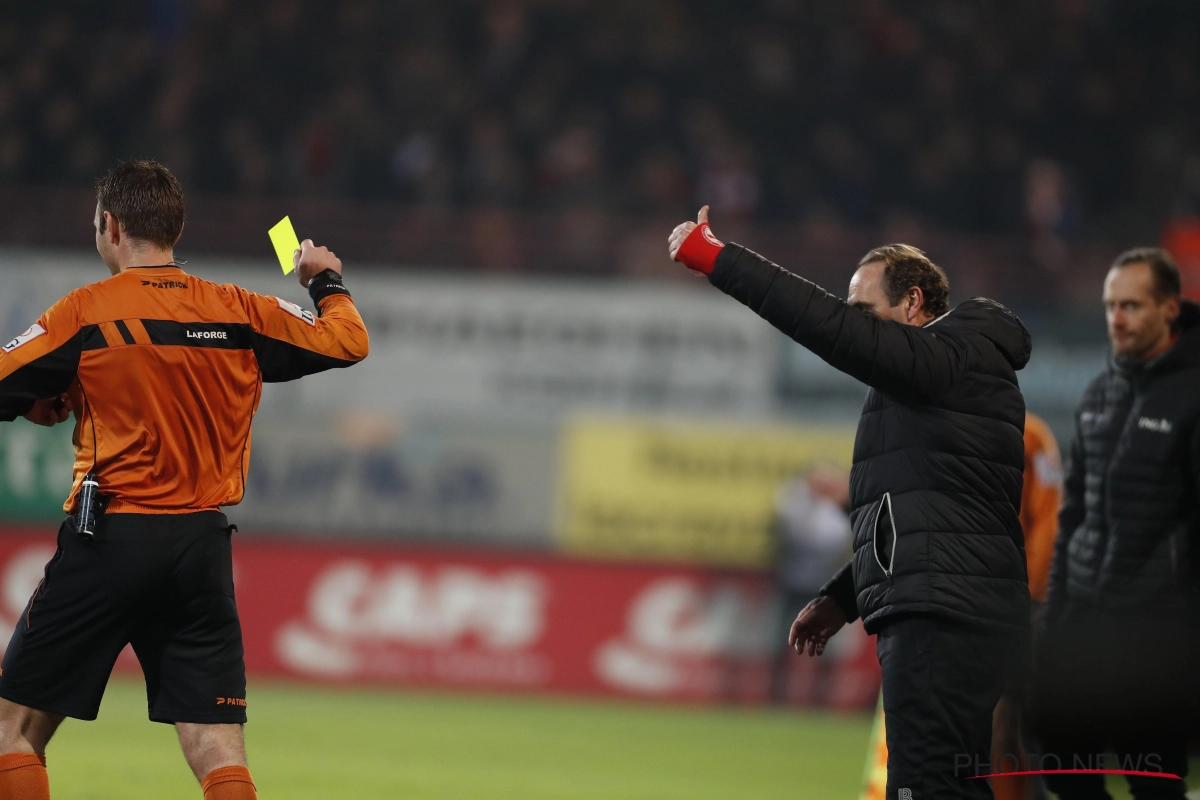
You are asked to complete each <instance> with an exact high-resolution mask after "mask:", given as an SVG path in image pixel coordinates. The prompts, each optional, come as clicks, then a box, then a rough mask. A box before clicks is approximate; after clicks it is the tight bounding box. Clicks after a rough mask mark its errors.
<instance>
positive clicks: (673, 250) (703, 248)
mask: <svg viewBox="0 0 1200 800" xmlns="http://www.w3.org/2000/svg"><path fill="white" fill-rule="evenodd" d="M724 247H725V243H724V242H722V241H721V240H720V239H718V238H717V237H716V236H714V235H713V232H712V229H711V228H710V227H709V226H708V206H704V207H703V208H701V209H700V213H699V214H697V215H696V221H695V222H684V223H681V224H680V225H677V226H675V230H673V231H671V236H670V238H669V239H667V251H668V252H669V253H670V254H671V260H672V261H678V262H679V263H681V264H683V265H684V266H685V267H687V268H688V269H690V270H692V271H693V272H699V273H701V274H703V275H708V274H710V273H711V272H712V271H713V266H714V265H715V264H716V263H717V256H718V255H720V254H721V250H722V249H724Z"/></svg>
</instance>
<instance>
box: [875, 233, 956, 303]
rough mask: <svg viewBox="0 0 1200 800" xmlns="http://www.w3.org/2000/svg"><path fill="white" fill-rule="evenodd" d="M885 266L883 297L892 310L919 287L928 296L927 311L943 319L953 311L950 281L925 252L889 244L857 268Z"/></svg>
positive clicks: (879, 248)
mask: <svg viewBox="0 0 1200 800" xmlns="http://www.w3.org/2000/svg"><path fill="white" fill-rule="evenodd" d="M878 261H882V262H883V265H884V266H883V293H884V294H886V295H887V299H888V302H889V303H891V304H892V305H893V306H895V305H897V304H899V302H900V301H901V300H903V299H904V294H905V292H907V291H908V290H909V289H911V288H912V287H914V286H916V287H917V288H918V289H920V290H921V294H922V295H924V296H925V310H926V311H927V312H929V313H930V314H932V315H933V316H935V317H940V316H941V315H942V314H945V313H946V312H947V311H949V310H950V279H949V278H947V277H946V273H945V272H942V268H941V267H939V266H938V265H937V264H935V263H933V262H932V261H930V260H929V256H927V255H925V253H924V251H922V250H920V249H919V248H916V247H913V246H912V245H911V244H886V245H884V246H883V247H876V248H875V249H874V250H872V251H871V252H869V253H867V254H866V255H865V256H863V257H862V258H861V259H859V262H858V266H860V267H865V266H866V265H867V264H874V263H876V262H878Z"/></svg>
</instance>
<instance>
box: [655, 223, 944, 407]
mask: <svg viewBox="0 0 1200 800" xmlns="http://www.w3.org/2000/svg"><path fill="white" fill-rule="evenodd" d="M707 220H708V215H707V206H706V207H705V208H704V209H702V210H701V213H700V217H699V218H698V221H699V224H697V223H692V222H688V223H684V224H683V225H681V226H679V227H678V228H676V230H675V233H674V234H672V242H671V246H672V257H673V258H675V259H676V260H678V261H681V262H682V263H684V264H685V265H687V266H689V267H690V268H693V269H698V271H701V272H705V271H707V274H708V279H709V282H710V283H712V285H713V286H716V287H717V288H718V289H720V290H721V291H723V292H725V293H726V294H728V295H729V296H730V297H732V298H734V299H735V300H739V301H740V302H742V303H744V304H745V305H747V306H748V307H749V308H750V309H751V310H752V311H754V312H755V313H757V314H758V315H759V316H760V317H762V318H763V319H764V320H766V321H767V322H769V323H771V324H772V325H774V326H775V327H776V328H778V329H779V330H780V331H782V332H783V333H785V334H787V335H788V336H790V337H791V338H792V339H793V340H795V341H796V342H798V343H800V344H802V345H804V346H805V347H807V348H808V349H809V350H811V351H812V352H814V353H816V354H817V356H819V357H820V358H822V359H823V360H824V361H826V362H827V363H829V364H830V365H831V366H833V367H835V368H836V369H839V370H841V371H842V372H845V373H846V374H848V375H851V376H853V377H855V378H857V379H858V380H860V381H862V382H863V383H865V384H867V385H868V386H871V387H874V388H875V389H878V390H879V391H881V392H883V393H884V394H887V395H890V396H892V397H895V398H897V399H901V400H903V399H918V400H932V399H935V398H937V397H939V396H940V395H942V394H943V393H945V392H946V391H948V390H949V389H950V388H951V387H953V386H954V385H955V384H956V383H957V382H958V381H959V379H960V378H961V376H962V374H963V372H964V371H965V367H966V362H967V348H966V346H965V345H964V344H963V343H961V342H959V341H956V340H955V339H954V338H953V337H950V336H947V335H945V334H944V333H938V332H937V331H936V330H932V329H929V328H922V327H918V326H915V325H903V324H901V323H899V322H893V321H891V320H882V319H879V318H878V317H876V316H875V315H874V314H871V313H869V312H867V311H864V310H862V309H859V308H855V307H853V306H851V305H849V304H847V303H846V302H845V301H844V300H842V299H840V298H838V297H834V296H833V295H831V294H829V293H828V292H826V291H825V290H824V289H822V288H821V287H820V286H817V285H816V284H815V283H813V282H812V281H809V280H806V279H804V278H801V277H800V276H799V275H795V274H793V273H791V272H788V271H787V270H785V269H783V268H782V267H780V266H778V265H776V264H773V263H772V262H770V261H768V260H767V259H765V258H763V257H762V256H760V255H759V254H757V253H755V252H753V251H752V250H748V249H746V248H744V247H742V246H741V245H738V244H730V245H728V246H727V245H725V244H723V243H721V242H720V241H719V240H718V239H717V238H716V237H715V236H713V234H712V231H711V230H710V229H709V227H708V221H707ZM689 226H690V227H689ZM681 234H683V235H682V236H681Z"/></svg>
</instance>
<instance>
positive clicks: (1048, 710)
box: [1034, 603, 1200, 800]
mask: <svg viewBox="0 0 1200 800" xmlns="http://www.w3.org/2000/svg"><path fill="white" fill-rule="evenodd" d="M1056 612H1057V613H1056V614H1055V615H1054V617H1053V618H1052V619H1051V620H1048V621H1047V624H1046V629H1045V631H1044V632H1043V633H1042V635H1041V636H1040V637H1039V642H1038V647H1037V670H1036V673H1035V675H1036V680H1035V682H1034V688H1035V691H1034V712H1035V721H1036V725H1037V732H1038V736H1039V737H1040V739H1041V744H1042V749H1043V751H1044V753H1045V755H1044V756H1043V759H1042V762H1043V763H1042V765H1041V767H1042V768H1043V769H1059V768H1061V769H1120V770H1136V771H1144V772H1163V773H1167V774H1173V775H1179V776H1181V777H1182V776H1185V775H1187V769H1188V759H1187V742H1188V738H1189V735H1190V733H1191V732H1192V730H1191V729H1192V728H1193V727H1194V725H1195V719H1196V715H1197V712H1198V711H1200V706H1198V704H1197V699H1196V686H1197V680H1196V677H1195V670H1196V664H1197V663H1198V662H1197V657H1198V656H1200V648H1198V647H1197V638H1198V637H1200V633H1198V632H1197V627H1196V624H1195V620H1194V617H1193V616H1192V615H1191V614H1189V613H1186V612H1184V613H1170V612H1168V611H1166V610H1163V609H1156V608H1151V609H1143V610H1135V611H1121V612H1113V611H1105V610H1102V609H1098V608H1093V607H1089V606H1087V605H1082V604H1078V603H1068V604H1067V605H1066V606H1065V607H1064V608H1061V609H1056ZM1114 754H1115V756H1116V757H1115V758H1114V757H1113V755H1114ZM1126 780H1128V782H1129V789H1130V793H1131V794H1132V795H1133V796H1134V797H1135V798H1137V800H1152V799H1154V800H1157V799H1158V798H1163V799H1165V798H1183V797H1184V796H1185V794H1186V792H1187V789H1186V787H1185V785H1184V782H1183V781H1182V780H1178V779H1175V778H1166V777H1157V776H1154V775H1142V776H1137V775H1130V776H1127V778H1126ZM1046 785H1047V786H1048V787H1049V788H1050V789H1051V791H1053V792H1054V793H1055V794H1057V795H1058V796H1059V797H1060V798H1061V799H1062V800H1108V798H1109V794H1108V792H1107V791H1106V790H1105V788H1104V777H1103V776H1102V775H1048V776H1047V777H1046Z"/></svg>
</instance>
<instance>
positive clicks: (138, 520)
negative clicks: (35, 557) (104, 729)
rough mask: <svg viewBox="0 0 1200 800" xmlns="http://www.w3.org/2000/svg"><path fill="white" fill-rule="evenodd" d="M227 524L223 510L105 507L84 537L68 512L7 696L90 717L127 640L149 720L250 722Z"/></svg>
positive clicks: (3, 682) (8, 675)
mask: <svg viewBox="0 0 1200 800" xmlns="http://www.w3.org/2000/svg"><path fill="white" fill-rule="evenodd" d="M232 531H233V529H232V528H231V527H230V526H229V523H228V521H227V520H226V519H225V515H224V514H221V513H219V512H216V511H206V512H199V513H194V514H171V515H150V514H108V515H105V516H103V517H101V518H100V521H99V524H98V528H97V531H96V537H95V539H94V540H85V539H82V538H80V537H79V536H78V535H77V534H76V533H75V526H74V520H72V519H68V520H67V521H66V522H64V523H63V525H62V526H61V527H60V528H59V531H58V551H57V552H56V553H55V554H54V558H52V559H50V562H49V563H48V564H47V565H46V574H45V577H44V578H43V579H42V582H41V584H40V585H39V586H38V588H37V590H36V591H35V592H34V593H33V597H31V598H30V600H29V604H28V605H27V606H26V607H25V612H24V613H23V614H22V615H21V619H20V620H19V621H18V623H17V629H16V631H15V632H14V633H13V636H12V641H10V642H9V645H8V650H7V651H6V652H5V653H4V663H3V671H2V672H0V697H3V698H5V699H7V700H11V701H12V702H14V703H19V704H21V705H23V706H29V707H31V708H37V709H41V710H43V711H49V712H51V713H55V714H63V715H65V716H68V717H75V718H76V719H95V718H96V714H97V712H98V711H99V710H100V699H101V698H102V697H103V695H104V688H105V686H106V685H107V684H108V678H109V675H110V674H111V673H112V668H113V665H114V664H115V663H116V660H117V656H118V655H120V653H121V650H123V649H124V647H125V645H126V644H132V645H133V650H134V653H136V654H137V658H138V661H140V662H141V665H142V671H143V672H144V673H145V675H146V695H147V699H148V701H149V707H150V719H152V720H154V721H155V722H165V723H175V722H198V723H243V722H245V721H246V663H245V659H244V653H243V650H242V627H241V623H240V622H239V621H238V613H237V606H236V604H235V603H234V595H233V560H232V547H231V542H230V538H231V535H232Z"/></svg>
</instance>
